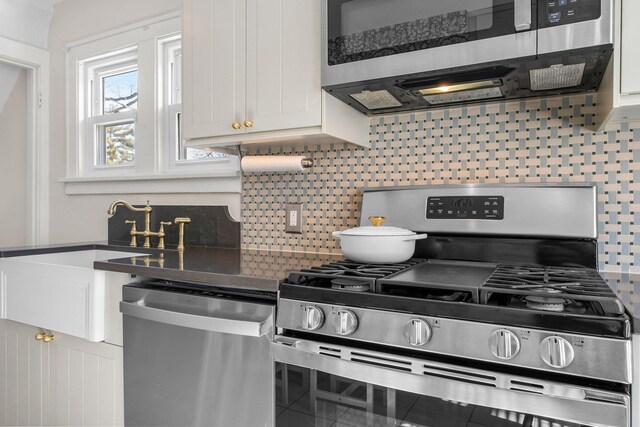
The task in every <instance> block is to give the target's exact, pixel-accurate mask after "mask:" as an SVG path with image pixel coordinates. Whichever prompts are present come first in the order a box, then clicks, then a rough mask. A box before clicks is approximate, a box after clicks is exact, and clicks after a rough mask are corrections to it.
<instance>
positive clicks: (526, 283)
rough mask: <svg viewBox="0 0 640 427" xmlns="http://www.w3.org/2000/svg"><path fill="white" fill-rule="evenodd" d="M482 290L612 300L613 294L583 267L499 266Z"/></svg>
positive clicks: (593, 273) (602, 282)
mask: <svg viewBox="0 0 640 427" xmlns="http://www.w3.org/2000/svg"><path fill="white" fill-rule="evenodd" d="M484 287H485V288H503V289H513V290H519V291H527V292H530V293H531V294H536V293H553V294H555V293H566V294H570V295H580V296H596V297H598V296H602V297H614V294H613V291H612V290H611V289H610V288H609V286H607V284H606V283H605V282H604V281H603V280H602V278H601V277H600V275H599V274H598V272H597V271H595V270H592V269H589V268H583V267H578V268H563V267H547V266H535V265H525V266H521V265H500V266H499V267H498V269H497V270H496V271H495V272H494V273H493V275H492V276H491V277H490V278H489V280H488V281H487V283H485V285H484ZM554 296H555V295H554Z"/></svg>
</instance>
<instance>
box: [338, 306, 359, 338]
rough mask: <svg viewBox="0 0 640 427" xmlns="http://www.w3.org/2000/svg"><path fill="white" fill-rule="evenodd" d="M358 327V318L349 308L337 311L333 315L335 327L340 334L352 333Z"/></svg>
mask: <svg viewBox="0 0 640 427" xmlns="http://www.w3.org/2000/svg"><path fill="white" fill-rule="evenodd" d="M357 327H358V318H357V317H356V315H355V314H353V313H352V312H351V311H349V310H340V311H337V312H336V313H335V314H334V316H333V328H334V329H335V330H336V333H337V334H338V335H351V334H352V333H354V332H355V330H356V328H357Z"/></svg>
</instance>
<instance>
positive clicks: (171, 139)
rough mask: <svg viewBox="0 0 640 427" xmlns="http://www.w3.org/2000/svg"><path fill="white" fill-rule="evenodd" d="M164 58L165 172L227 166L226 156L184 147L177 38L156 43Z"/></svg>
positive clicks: (180, 61) (180, 53)
mask: <svg viewBox="0 0 640 427" xmlns="http://www.w3.org/2000/svg"><path fill="white" fill-rule="evenodd" d="M159 45H160V52H161V54H162V57H163V61H164V63H163V67H162V69H163V71H164V74H163V80H164V82H163V86H164V94H165V99H164V105H165V106H166V114H165V117H164V120H165V122H166V124H165V130H166V132H167V138H166V140H167V143H168V145H167V147H166V150H167V153H168V169H169V170H170V171H172V172H179V171H181V170H182V169H187V170H190V171H194V170H196V169H197V170H206V169H207V168H208V169H211V167H216V165H219V164H220V163H227V162H228V161H229V156H228V155H227V154H224V153H220V152H216V151H205V150H199V149H195V148H189V147H185V146H184V140H183V139H182V137H181V126H182V122H181V117H182V91H181V89H182V87H181V84H182V49H181V43H180V37H179V36H172V37H167V38H164V39H162V40H160V41H159Z"/></svg>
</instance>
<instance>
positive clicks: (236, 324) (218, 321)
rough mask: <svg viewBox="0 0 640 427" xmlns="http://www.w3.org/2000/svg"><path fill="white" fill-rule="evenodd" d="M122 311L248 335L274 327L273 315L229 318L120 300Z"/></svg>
mask: <svg viewBox="0 0 640 427" xmlns="http://www.w3.org/2000/svg"><path fill="white" fill-rule="evenodd" d="M120 312H121V313H122V314H124V315H126V316H133V317H138V318H140V319H145V320H151V321H153V322H160V323H166V324H169V325H175V326H182V327H185V328H190V329H201V330H204V331H209V332H220V333H225V334H233V335H243V336H247V337H262V336H264V335H266V334H268V333H269V332H271V330H272V329H273V318H272V317H271V316H269V317H268V318H266V319H264V320H239V319H228V318H224V317H209V316H201V315H196V314H188V313H181V312H177V311H171V310H163V309H159V308H153V307H149V306H146V305H143V304H140V303H134V302H126V301H120Z"/></svg>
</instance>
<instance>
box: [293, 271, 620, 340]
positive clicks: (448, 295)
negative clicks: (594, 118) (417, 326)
mask: <svg viewBox="0 0 640 427" xmlns="http://www.w3.org/2000/svg"><path fill="white" fill-rule="evenodd" d="M292 288H298V290H300V288H305V289H306V291H305V292H301V293H299V292H297V291H296V290H293V289H292ZM312 289H313V290H312ZM291 292H293V293H294V294H296V295H297V297H298V299H306V298H308V300H309V301H313V302H327V303H336V304H344V305H349V306H360V307H367V308H374V309H376V308H379V309H382V310H385V309H386V310H401V311H407V312H411V313H414V314H422V315H440V316H446V317H451V318H459V319H465V320H476V321H483V322H489V323H501V324H508V325H514V326H524V327H537V328H545V329H550V330H556V331H563V332H576V333H587V334H593V335H605V336H614V337H627V336H628V335H629V334H630V323H629V322H630V320H629V318H628V316H627V315H626V314H625V310H624V306H623V305H622V303H621V301H620V300H619V299H618V298H617V297H616V296H615V294H614V293H613V291H612V290H611V289H610V288H609V287H608V286H607V284H606V283H605V282H604V281H603V279H602V278H601V277H600V275H599V274H598V272H597V271H595V270H593V269H590V268H586V267H549V266H540V265H509V264H496V263H484V262H469V261H455V260H423V259H411V260H409V261H407V262H405V263H400V264H390V265H366V264H358V263H354V262H350V261H348V260H347V261H343V262H336V263H331V264H327V265H323V266H319V267H316V268H312V269H308V270H303V271H300V272H295V273H291V274H290V275H289V277H288V279H287V280H286V281H285V282H283V285H282V288H281V295H284V296H285V297H287V295H289V294H290V293H291ZM356 293H357V294H358V296H356V297H354V296H353V295H354V294H356Z"/></svg>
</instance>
